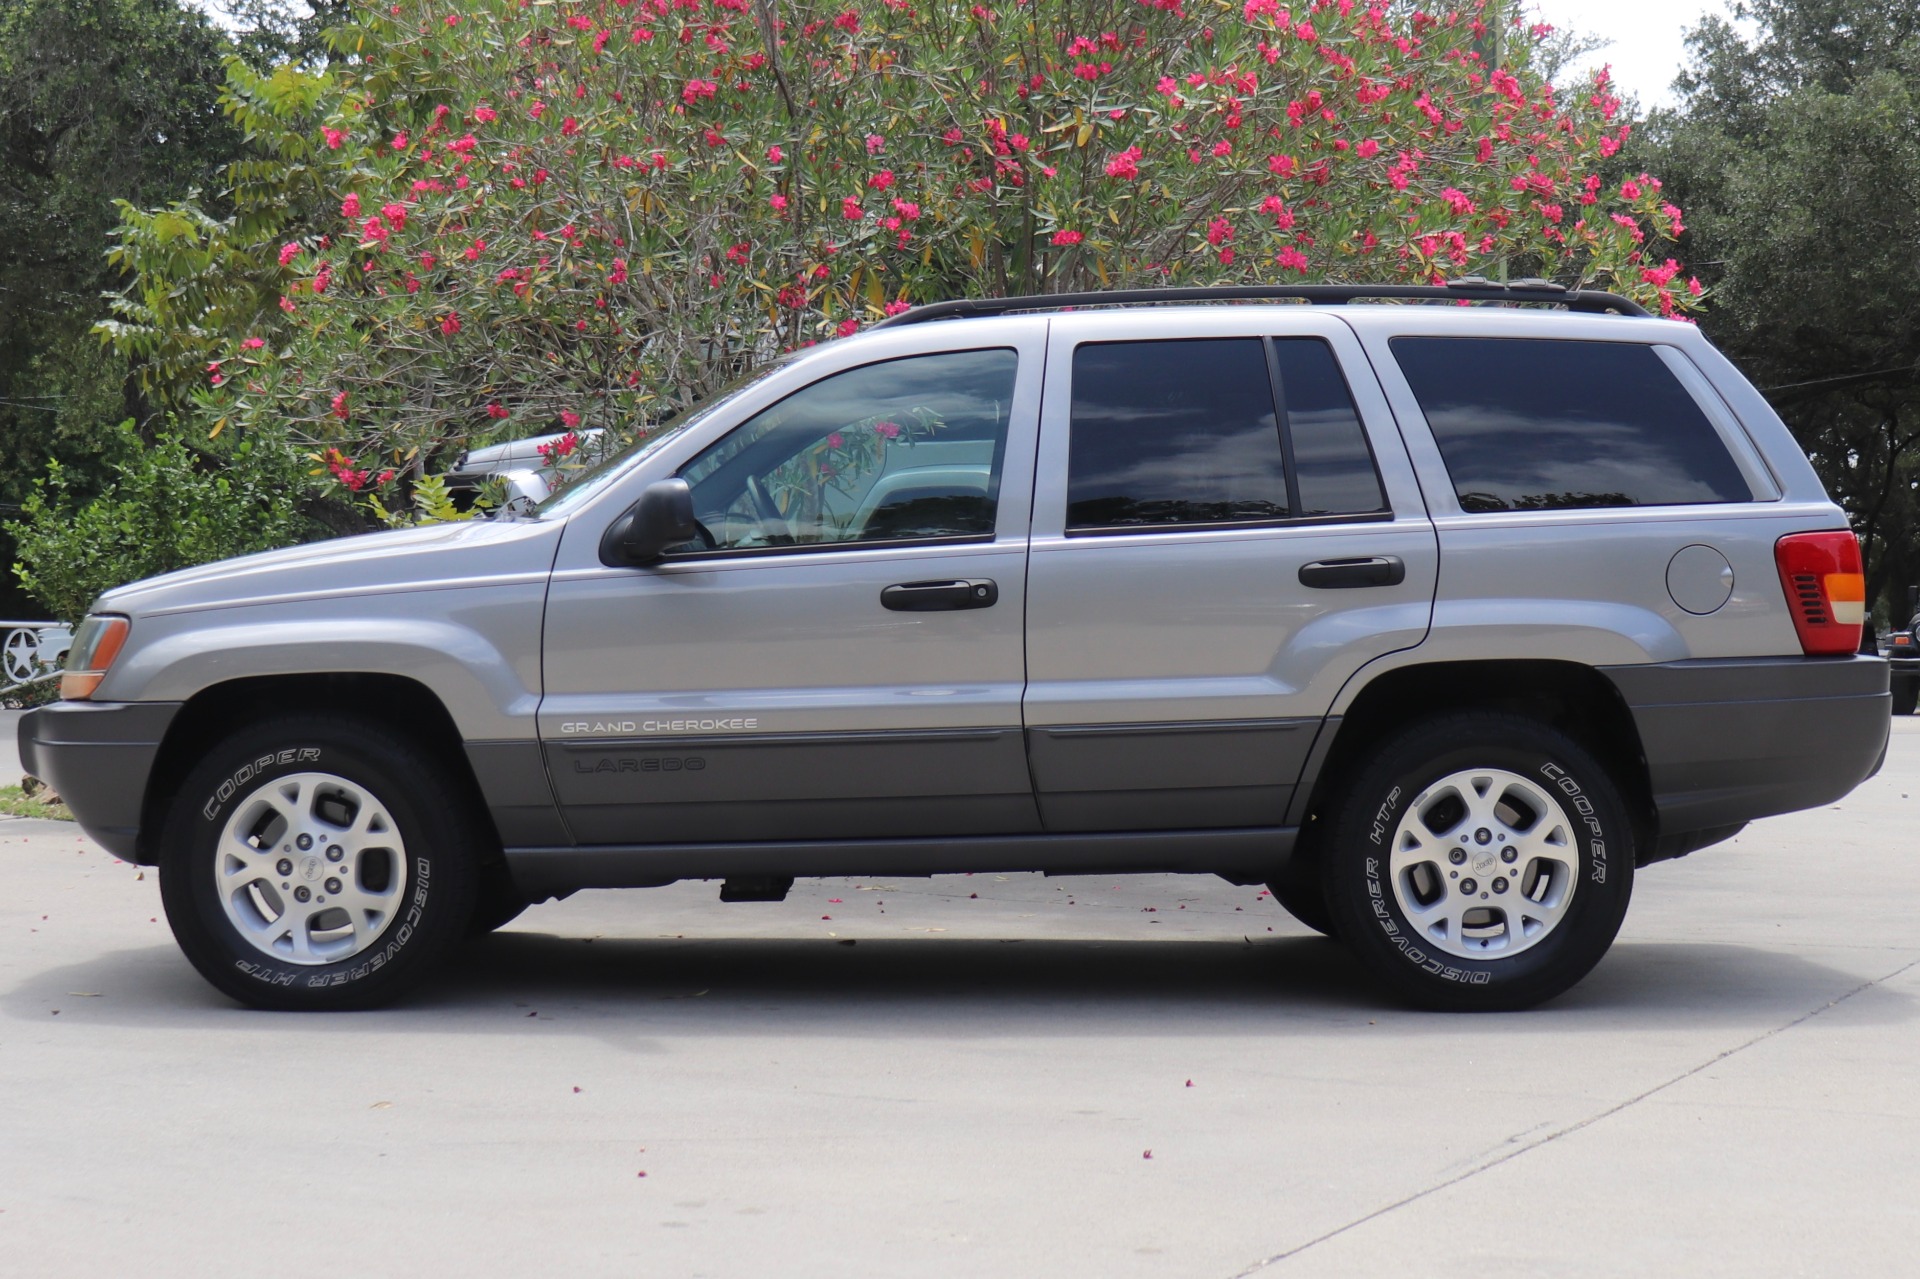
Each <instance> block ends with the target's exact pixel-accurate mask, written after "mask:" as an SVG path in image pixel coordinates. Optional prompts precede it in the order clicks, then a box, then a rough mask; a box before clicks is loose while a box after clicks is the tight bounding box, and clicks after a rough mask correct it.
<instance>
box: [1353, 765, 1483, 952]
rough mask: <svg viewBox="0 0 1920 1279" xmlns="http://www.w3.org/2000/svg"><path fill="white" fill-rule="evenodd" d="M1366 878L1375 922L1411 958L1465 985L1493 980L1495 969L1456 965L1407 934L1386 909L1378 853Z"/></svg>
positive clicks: (1369, 864) (1370, 861)
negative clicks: (1430, 953) (1429, 950)
mask: <svg viewBox="0 0 1920 1279" xmlns="http://www.w3.org/2000/svg"><path fill="white" fill-rule="evenodd" d="M1399 793H1400V791H1399V788H1398V787H1395V788H1394V794H1395V795H1398V794H1399ZM1383 810H1384V806H1383ZM1366 880H1367V909H1368V910H1369V911H1370V912H1372V914H1373V918H1374V922H1375V923H1377V924H1379V925H1380V931H1381V932H1383V933H1385V934H1386V935H1387V939H1388V940H1389V941H1391V942H1392V943H1393V945H1394V948H1395V949H1396V950H1398V951H1399V952H1400V953H1401V954H1403V955H1405V956H1406V957H1407V959H1408V960H1409V961H1411V962H1412V963H1414V964H1417V965H1418V966H1419V967H1420V968H1421V969H1422V970H1424V971H1425V972H1427V973H1430V974H1431V975H1433V976H1435V977H1438V978H1439V979H1440V980H1442V981H1452V982H1459V983H1461V984H1462V985H1466V986H1484V985H1486V984H1487V983H1488V982H1490V981H1492V980H1493V973H1492V972H1491V971H1490V970H1488V969H1485V968H1456V967H1455V966H1454V965H1452V964H1449V963H1446V962H1445V961H1444V960H1441V959H1438V958H1436V957H1434V956H1432V955H1429V954H1428V953H1427V952H1426V951H1424V950H1422V949H1421V948H1420V947H1419V946H1418V945H1416V944H1415V943H1414V940H1413V939H1412V938H1411V937H1409V936H1407V934H1406V930H1405V929H1403V928H1401V927H1400V925H1399V924H1398V923H1397V922H1395V920H1394V918H1393V912H1392V911H1391V910H1389V909H1387V900H1386V893H1385V892H1384V891H1383V890H1382V888H1381V885H1380V859H1379V858H1378V857H1369V858H1367V859H1366Z"/></svg>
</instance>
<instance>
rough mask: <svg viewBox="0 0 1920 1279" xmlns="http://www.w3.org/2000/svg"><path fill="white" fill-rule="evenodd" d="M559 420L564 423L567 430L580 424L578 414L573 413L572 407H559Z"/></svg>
mask: <svg viewBox="0 0 1920 1279" xmlns="http://www.w3.org/2000/svg"><path fill="white" fill-rule="evenodd" d="M560 420H561V422H563V423H565V424H566V428H567V429H568V430H569V431H571V430H572V429H573V428H574V427H576V426H579V425H580V415H579V414H578V413H575V412H574V411H573V410H572V409H561V410H560Z"/></svg>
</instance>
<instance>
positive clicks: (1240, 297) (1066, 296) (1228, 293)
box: [869, 275, 1648, 331]
mask: <svg viewBox="0 0 1920 1279" xmlns="http://www.w3.org/2000/svg"><path fill="white" fill-rule="evenodd" d="M1372 298H1409V299H1416V300H1424V301H1447V302H1460V301H1467V300H1473V301H1481V302H1544V303H1548V304H1550V305H1553V306H1564V307H1566V308H1567V309H1568V310H1569V311H1585V312H1591V313H1596V314H1598V313H1604V312H1607V311H1614V312H1617V313H1618V314H1620V315H1646V314H1648V312H1647V309H1646V308H1645V307H1643V306H1641V305H1640V304H1639V303H1638V302H1635V301H1634V300H1633V299H1632V298H1627V297H1622V296H1620V295H1619V294H1618V293H1603V292H1600V291H1598V290H1594V289H1569V288H1567V286H1566V285H1564V284H1554V283H1552V282H1550V281H1547V280H1537V279H1526V280H1515V281H1513V282H1511V283H1508V284H1503V283H1501V282H1500V281H1498V280H1487V279H1483V278H1481V277H1480V276H1477V275H1469V276H1463V277H1462V278H1460V279H1458V280H1449V281H1447V282H1446V283H1445V284H1219V285H1205V286H1194V287H1188V288H1172V289H1113V290H1109V291H1105V292H1097V293H1043V294H1034V295H1032V296H1029V297H1016V298H955V299H953V300H951V301H948V302H933V303H929V304H928V305H926V306H917V307H915V308H913V309H912V310H911V311H902V312H901V313H900V314H899V315H895V316H891V317H889V318H888V319H885V320H882V321H880V322H879V323H878V324H876V325H874V326H873V328H875V329H884V328H891V327H898V326H900V325H902V324H925V323H926V322H927V321H929V320H946V319H956V318H963V317H968V316H984V315H1006V314H1007V313H1009V312H1011V311H1060V310H1065V309H1067V308H1069V307H1083V306H1136V305H1143V304H1151V303H1163V302H1274V301H1300V302H1310V303H1313V304H1314V305H1316V306H1337V305H1340V304H1342V303H1346V302H1359V301H1363V300H1366V299H1372ZM869 331H871V330H869Z"/></svg>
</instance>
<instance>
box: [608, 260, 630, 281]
mask: <svg viewBox="0 0 1920 1279" xmlns="http://www.w3.org/2000/svg"><path fill="white" fill-rule="evenodd" d="M607 279H608V280H610V281H612V282H613V283H614V284H625V283H626V282H627V260H626V259H625V258H615V259H614V260H613V270H612V272H611V273H609V274H608V276H607Z"/></svg>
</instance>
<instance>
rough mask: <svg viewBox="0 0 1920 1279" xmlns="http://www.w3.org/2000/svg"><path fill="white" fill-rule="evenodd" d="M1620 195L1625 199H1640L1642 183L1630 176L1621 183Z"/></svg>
mask: <svg viewBox="0 0 1920 1279" xmlns="http://www.w3.org/2000/svg"><path fill="white" fill-rule="evenodd" d="M1620 195H1621V197H1622V198H1623V199H1627V200H1638V199H1639V198H1640V184H1639V183H1638V182H1635V181H1634V180H1633V179H1632V178H1628V179H1627V180H1626V181H1625V182H1622V183H1621V184H1620Z"/></svg>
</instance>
